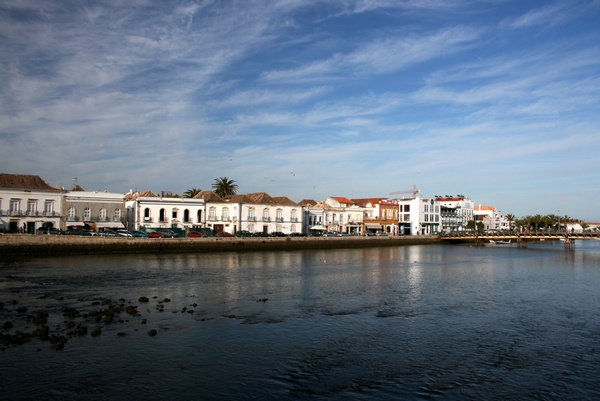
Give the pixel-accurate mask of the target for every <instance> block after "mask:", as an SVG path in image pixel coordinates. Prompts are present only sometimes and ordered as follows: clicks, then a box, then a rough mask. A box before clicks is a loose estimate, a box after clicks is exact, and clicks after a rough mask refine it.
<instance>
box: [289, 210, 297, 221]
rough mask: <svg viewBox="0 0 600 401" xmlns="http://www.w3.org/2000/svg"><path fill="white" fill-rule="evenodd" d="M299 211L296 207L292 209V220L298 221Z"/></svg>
mask: <svg viewBox="0 0 600 401" xmlns="http://www.w3.org/2000/svg"><path fill="white" fill-rule="evenodd" d="M297 213H298V212H297V211H296V209H292V211H291V212H290V218H291V219H292V221H298V215H297Z"/></svg>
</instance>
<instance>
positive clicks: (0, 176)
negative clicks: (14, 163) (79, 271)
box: [0, 173, 59, 191]
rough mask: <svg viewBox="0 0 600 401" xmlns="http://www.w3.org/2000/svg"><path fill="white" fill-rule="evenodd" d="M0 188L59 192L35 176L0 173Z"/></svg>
mask: <svg viewBox="0 0 600 401" xmlns="http://www.w3.org/2000/svg"><path fill="white" fill-rule="evenodd" d="M0 188H12V189H32V190H44V191H59V189H58V188H54V187H53V186H50V185H49V184H48V183H46V181H44V180H42V179H41V178H40V177H39V176H37V175H25V174H4V173H0Z"/></svg>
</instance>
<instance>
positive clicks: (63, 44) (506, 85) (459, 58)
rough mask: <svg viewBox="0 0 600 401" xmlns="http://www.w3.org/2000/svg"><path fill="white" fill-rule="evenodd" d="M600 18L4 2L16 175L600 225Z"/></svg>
mask: <svg viewBox="0 0 600 401" xmlns="http://www.w3.org/2000/svg"><path fill="white" fill-rule="evenodd" d="M598 21H600V0H574V1H556V2H553V1H538V0H528V1H522V0H479V1H467V0H419V1H417V0H414V1H409V0H407V1H402V0H354V1H352V0H339V1H333V0H323V1H313V0H277V1H270V0H259V1H254V0H244V1H241V0H240V1H226V0H221V1H217V0H215V1H212V0H205V1H161V0H156V1H152V0H129V1H121V0H97V1H80V0H72V1H71V0H45V1H43V2H40V1H38V0H20V1H16V0H0V149H1V152H2V153H1V157H0V172H2V173H12V174H33V175H39V176H40V177H42V178H43V179H44V180H45V181H46V182H48V183H49V184H51V185H57V186H63V187H65V188H67V189H70V188H71V187H73V185H74V183H75V182H77V184H79V185H80V186H82V187H83V188H84V189H85V190H108V191H111V192H118V193H125V192H128V191H129V190H130V189H132V190H134V191H135V190H138V191H143V190H152V191H154V192H157V193H158V192H161V191H169V192H173V193H176V194H182V193H183V192H184V191H186V190H187V189H191V188H197V189H202V190H209V189H211V186H212V184H213V183H214V182H215V179H216V178H219V177H227V178H228V179H230V180H234V181H235V183H236V184H237V185H238V186H239V188H238V193H252V192H267V193H269V194H270V195H271V196H288V197H289V198H290V199H292V200H294V201H296V202H299V201H301V200H303V199H314V200H316V201H319V200H324V199H326V198H327V197H330V196H341V197H347V198H369V197H399V196H403V195H397V194H396V195H390V193H391V192H397V191H408V190H412V189H413V186H416V188H418V189H419V190H421V195H422V196H423V197H433V196H436V195H441V196H444V195H458V194H462V195H465V196H467V197H469V198H470V199H472V200H473V201H474V203H475V204H476V205H478V204H480V205H491V206H494V207H496V208H498V209H499V210H500V212H501V213H504V214H513V215H515V216H516V217H522V216H525V215H534V214H542V215H544V214H558V215H568V216H571V217H573V218H578V219H582V220H585V221H600V203H599V202H598V200H599V199H600V24H599V23H598ZM405 196H410V194H407V195H405Z"/></svg>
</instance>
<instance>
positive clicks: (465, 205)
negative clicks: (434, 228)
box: [435, 195, 473, 232]
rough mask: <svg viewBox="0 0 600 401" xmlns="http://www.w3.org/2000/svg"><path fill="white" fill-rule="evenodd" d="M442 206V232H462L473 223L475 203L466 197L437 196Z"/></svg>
mask: <svg viewBox="0 0 600 401" xmlns="http://www.w3.org/2000/svg"><path fill="white" fill-rule="evenodd" d="M435 203H436V204H437V205H439V206H440V218H441V230H442V231H443V232H452V231H462V230H466V229H467V224H468V223H469V222H470V221H473V201H472V200H471V199H469V198H467V197H465V196H464V195H456V196H450V195H444V196H437V195H436V196H435Z"/></svg>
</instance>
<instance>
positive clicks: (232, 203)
mask: <svg viewBox="0 0 600 401" xmlns="http://www.w3.org/2000/svg"><path fill="white" fill-rule="evenodd" d="M206 208H207V218H206V223H207V227H209V228H212V229H213V230H214V231H215V232H220V231H225V232H228V233H230V234H235V233H236V232H237V231H248V232H250V233H264V234H271V233H274V232H282V233H285V234H291V233H301V232H302V225H303V212H302V207H301V206H300V205H299V204H297V203H295V202H293V201H291V200H290V199H289V198H286V197H271V196H270V195H269V194H267V193H265V192H257V193H251V194H244V195H234V196H231V197H229V198H228V199H225V200H224V201H223V202H213V201H209V202H207V206H206Z"/></svg>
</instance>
